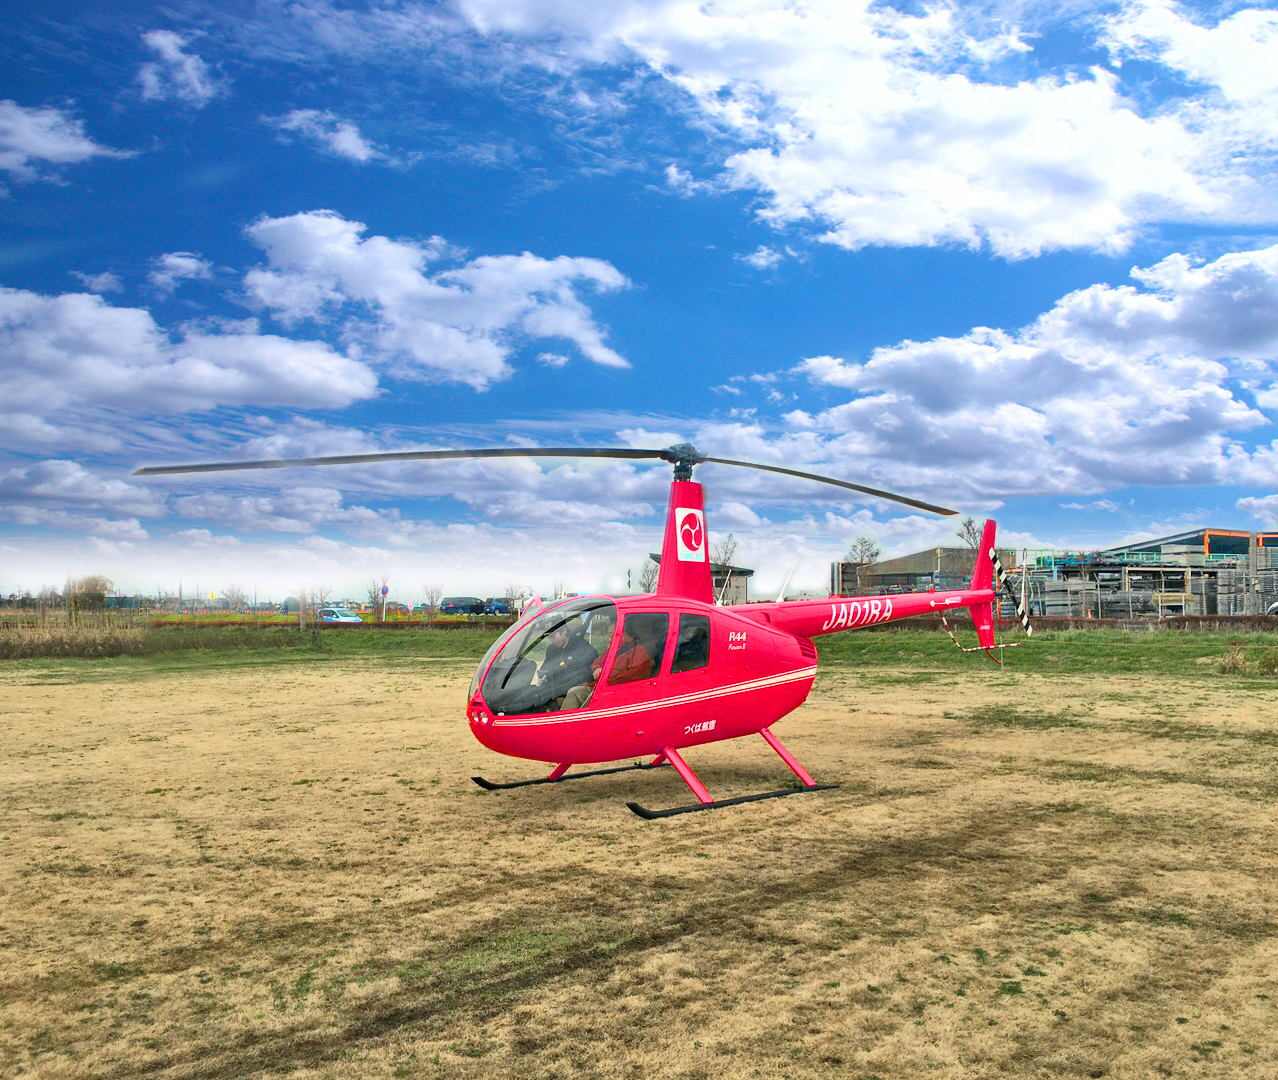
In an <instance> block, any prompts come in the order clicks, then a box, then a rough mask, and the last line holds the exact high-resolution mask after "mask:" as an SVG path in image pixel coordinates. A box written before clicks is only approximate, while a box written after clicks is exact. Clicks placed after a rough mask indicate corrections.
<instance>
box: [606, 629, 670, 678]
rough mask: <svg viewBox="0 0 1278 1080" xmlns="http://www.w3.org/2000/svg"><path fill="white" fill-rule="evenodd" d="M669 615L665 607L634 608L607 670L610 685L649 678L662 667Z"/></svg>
mask: <svg viewBox="0 0 1278 1080" xmlns="http://www.w3.org/2000/svg"><path fill="white" fill-rule="evenodd" d="M669 633H670V616H669V615H667V614H666V613H665V612H664V611H660V612H658V611H642V612H634V611H632V612H631V613H630V614H629V615H627V616H626V617H625V620H624V621H623V622H622V624H621V644H620V645H619V646H618V647H617V655H616V656H615V657H614V658H613V661H612V667H611V668H609V670H608V676H607V679H606V682H607V684H608V686H621V685H624V684H626V683H636V682H647V681H648V680H649V679H655V678H656V677H657V675H658V673H659V672H660V671H661V662H662V660H663V659H664V658H665V652H666V639H667V637H669Z"/></svg>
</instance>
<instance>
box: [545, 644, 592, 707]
mask: <svg viewBox="0 0 1278 1080" xmlns="http://www.w3.org/2000/svg"><path fill="white" fill-rule="evenodd" d="M598 656H599V654H598V653H597V652H595V650H594V649H593V648H592V647H591V645H590V643H589V642H587V641H586V640H585V639H584V638H582V637H581V635H580V634H574V633H570V632H569V629H568V625H567V623H561V624H560V625H559V626H556V627H555V628H554V630H552V631H551V632H550V644H549V645H548V646H547V647H546V658H545V660H543V661H542V662H541V669H540V670H539V671H538V672H537V685H538V686H540V687H543V688H544V689H545V691H546V694H547V696H548V697H549V698H550V700H551V701H553V702H554V707H555V708H559V707H560V706H561V705H562V704H563V699H564V695H566V694H567V693H568V691H569V690H570V689H572V688H573V687H574V686H577V685H579V684H581V683H585V682H588V681H589V679H590V676H591V667H592V666H593V664H594V662H595V660H596V659H597V658H598Z"/></svg>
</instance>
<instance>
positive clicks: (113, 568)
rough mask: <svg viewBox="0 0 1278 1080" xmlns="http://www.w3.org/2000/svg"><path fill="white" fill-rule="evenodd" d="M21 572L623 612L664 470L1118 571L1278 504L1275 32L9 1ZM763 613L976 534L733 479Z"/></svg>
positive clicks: (9, 420) (1123, 21)
mask: <svg viewBox="0 0 1278 1080" xmlns="http://www.w3.org/2000/svg"><path fill="white" fill-rule="evenodd" d="M0 60H2V62H0V215H2V218H3V229H2V231H0V593H4V594H7V593H9V592H11V591H15V590H20V589H23V588H30V589H33V590H34V589H38V588H40V587H41V586H43V585H54V586H60V585H61V583H62V582H63V581H64V580H65V579H66V578H67V577H69V576H79V575H81V574H88V573H102V574H105V575H107V576H108V577H110V578H111V579H112V580H113V581H115V582H116V584H117V586H118V587H119V588H121V589H123V590H126V591H133V590H142V591H147V592H151V591H155V590H156V589H165V590H168V591H170V592H171V591H174V590H175V589H176V588H177V585H178V582H179V580H181V581H182V582H183V587H184V589H186V590H187V591H188V592H190V591H192V590H193V588H195V587H196V586H197V585H198V587H199V588H200V590H201V591H207V590H208V589H224V588H226V587H227V586H228V585H231V584H237V585H242V586H244V587H246V588H250V589H256V590H257V591H258V593H259V595H274V596H276V597H280V598H282V597H283V596H284V595H286V594H288V593H292V592H294V591H295V590H296V589H298V588H301V587H309V588H317V587H318V588H326V589H330V590H332V591H333V592H334V593H336V594H338V595H351V596H357V595H361V594H364V593H366V592H367V589H368V586H369V584H370V583H371V582H373V581H378V582H380V579H381V577H382V575H387V576H389V578H390V582H391V587H392V590H393V593H394V595H396V596H399V597H401V598H403V599H406V600H414V599H419V598H420V596H421V593H422V590H423V587H424V586H425V584H426V583H428V582H439V583H440V584H441V585H442V586H443V587H444V589H445V591H446V592H447V593H450V594H451V593H478V594H480V595H491V594H493V593H499V592H502V591H504V589H505V588H506V586H507V585H508V584H518V585H523V586H528V587H530V588H532V589H535V590H538V591H546V590H548V589H549V588H551V587H552V586H553V585H555V584H556V583H562V584H563V585H564V586H565V587H567V588H569V589H576V590H582V591H584V590H588V589H597V588H617V587H618V586H620V585H622V584H624V579H625V574H626V571H627V570H628V569H631V570H637V569H638V566H639V564H640V562H641V561H642V559H643V557H644V555H645V554H646V553H647V552H648V551H651V550H655V548H656V547H657V545H658V544H659V536H660V531H659V530H660V515H661V513H662V510H663V507H664V502H665V494H666V488H667V484H668V471H667V470H666V469H665V468H664V467H656V466H635V465H632V464H630V463H626V462H604V463H600V462H584V463H581V464H571V463H570V464H564V463H562V462H555V461H549V462H532V461H524V462H510V461H505V462H484V463H466V464H449V465H439V466H433V467H432V466H424V465H409V464H403V465H395V466H380V467H364V466H361V467H350V468H345V467H343V468H331V469H327V470H311V469H307V470H288V471H271V472H261V473H243V474H214V475H211V476H198V477H159V478H134V477H131V476H130V473H131V471H132V470H133V468H135V467H136V466H137V465H141V464H165V463H173V462H184V461H211V460H230V459H236V458H244V459H252V458H262V457H275V456H282V457H285V456H286V457H293V456H302V455H318V454H336V453H353V452H361V451H369V452H375V451H382V450H391V449H404V448H410V449H430V448H451V447H459V446H463V447H464V446H502V445H537V444H542V445H572V444H580V445H583V446H589V445H605V446H608V445H623V446H653V447H660V446H665V445H669V444H670V443H673V442H677V441H692V442H695V443H696V444H697V445H698V446H699V447H700V448H701V449H702V450H703V451H704V452H706V453H708V454H711V455H713V456H718V457H728V458H742V459H747V460H756V461H760V462H764V463H769V464H780V465H785V466H789V467H793V468H798V469H805V470H808V471H813V472H823V473H827V474H829V475H833V476H838V477H841V478H844V479H848V480H852V481H854V482H858V483H864V484H867V485H870V486H874V487H882V488H887V489H889V490H895V491H900V492H903V493H905V494H908V495H911V496H914V497H917V498H922V499H925V500H928V501H933V502H938V503H941V504H946V505H951V506H955V507H957V508H958V509H960V510H961V511H962V512H963V513H964V514H970V515H972V516H975V517H977V518H982V517H986V516H993V517H997V518H998V520H999V522H1000V535H1001V538H1002V540H1003V542H1004V543H1007V544H1008V545H1011V546H1017V547H1028V548H1039V547H1067V548H1072V547H1081V548H1094V547H1101V546H1108V545H1111V544H1116V543H1120V542H1123V541H1126V540H1129V539H1133V538H1137V537H1144V536H1155V535H1161V534H1164V533H1171V532H1178V531H1182V530H1184V529H1187V528H1191V527H1195V526H1199V525H1211V526H1216V527H1233V528H1243V529H1265V528H1274V527H1276V526H1278V441H1276V440H1278V432H1276V431H1275V429H1274V417H1275V410H1278V385H1276V383H1275V362H1276V361H1278V302H1276V301H1278V188H1276V187H1275V184H1274V181H1273V176H1274V172H1275V168H1274V166H1275V151H1276V150H1278V12H1276V11H1275V10H1274V6H1273V5H1266V4H1260V5H1257V4H1248V3H1225V4H1207V3H1203V4H1175V3H1169V2H1163V0H1133V2H1129V3H1091V2H1086V0H1064V2H1054V3H1051V4H1040V3H1033V2H1026V0H1020V2H1011V0H1009V2H1006V3H1003V2H990V3H976V4H967V3H965V4H961V5H959V4H952V5H947V4H941V3H938V4H913V3H900V4H886V3H884V4H866V3H859V2H857V0H811V2H808V3H793V2H788V3H787V2H783V0H724V2H722V3H715V4H698V3H690V2H686V0H630V2H625V3H622V2H616V3H608V2H604V3H599V2H598V0H595V2H591V3H587V2H582V0H556V2H551V0H440V2H436V3H411V2H402V3H395V2H381V3H358V2H357V3H333V2H330V0H307V2H292V3H285V2H268V0H260V2H249V0H245V2H241V3H229V2H225V3H217V4H207V3H198V2H182V0H178V2H174V3H166V4H163V5H159V4H142V3H136V4H130V3H112V4H109V5H107V4H90V3H69V2H68V3H58V2H43V3H23V2H20V0H19V2H18V3H16V4H14V5H13V6H12V7H11V9H10V13H9V14H8V15H7V17H6V19H5V22H4V25H3V27H0ZM697 478H698V479H699V480H701V481H702V482H703V483H704V484H705V486H706V491H707V499H708V510H709V513H708V518H709V525H710V528H711V535H712V539H722V537H723V536H724V535H726V534H727V533H728V532H729V531H731V532H732V533H734V534H735V536H736V538H737V540H738V543H739V547H738V554H737V561H739V562H741V563H743V564H745V565H749V566H753V567H755V568H756V569H757V571H758V575H757V578H756V582H757V584H758V586H759V588H758V589H757V590H756V591H757V592H766V591H767V590H768V588H769V587H771V588H772V589H775V588H777V587H779V584H780V581H781V579H782V578H783V577H784V575H785V573H786V571H787V570H788V569H789V567H790V564H791V563H792V562H793V561H794V560H795V559H796V558H797V559H798V560H799V566H798V569H796V571H795V576H794V579H793V580H794V584H795V585H797V586H802V587H811V588H821V587H822V586H823V584H824V583H825V582H826V581H827V580H828V577H827V575H828V563H829V561H830V560H831V559H832V558H835V557H837V556H838V555H839V554H840V553H841V552H842V551H843V550H845V549H846V547H847V545H848V543H849V542H850V541H851V540H852V539H853V538H854V537H856V536H859V535H863V534H868V535H871V536H874V537H875V538H876V539H877V540H878V542H879V544H880V545H881V547H882V549H883V551H884V553H885V555H892V554H903V553H905V552H908V551H912V550H917V549H918V548H921V547H924V546H929V545H933V544H938V543H941V544H944V543H949V542H951V541H952V539H953V536H954V520H953V519H941V518H932V517H927V516H925V515H921V514H919V513H915V512H908V511H907V510H906V508H904V507H900V506H897V505H895V504H889V503H884V502H881V501H875V500H869V499H867V500H864V501H860V500H857V499H853V498H848V494H849V493H847V492H844V491H840V490H838V489H834V488H829V489H826V488H822V487H819V486H817V485H814V484H808V483H801V482H787V481H784V480H783V479H781V478H779V477H773V476H768V475H765V474H761V473H751V472H746V471H744V470H732V469H729V468H726V467H722V466H705V467H703V468H702V469H701V470H700V471H699V473H698V477H697Z"/></svg>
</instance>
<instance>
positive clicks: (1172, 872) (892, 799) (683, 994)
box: [0, 658, 1278, 1080]
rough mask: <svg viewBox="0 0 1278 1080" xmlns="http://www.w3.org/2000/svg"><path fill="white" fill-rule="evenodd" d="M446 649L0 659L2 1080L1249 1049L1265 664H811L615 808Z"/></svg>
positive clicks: (921, 1073)
mask: <svg viewBox="0 0 1278 1080" xmlns="http://www.w3.org/2000/svg"><path fill="white" fill-rule="evenodd" d="M470 672H471V665H470V664H468V663H462V662H459V661H457V660H455V659H436V660H432V659H430V658H416V659H408V658H398V659H395V660H393V661H379V660H377V659H373V658H366V659H359V658H355V659H350V658H346V659H334V660H331V661H329V662H324V663H297V664H277V665H258V666H254V665H251V664H246V665H228V666H225V667H217V666H205V667H203V668H199V669H184V668H183V667H182V666H180V665H175V666H173V667H172V668H171V669H169V670H164V669H161V668H156V669H154V670H150V671H145V672H141V671H133V672H131V673H130V674H129V675H128V676H127V677H121V674H120V672H119V670H118V669H117V668H115V667H113V666H112V664H111V663H110V662H105V661H102V662H94V663H92V664H88V665H84V666H83V667H82V668H80V669H75V668H70V667H68V666H66V665H62V666H56V665H55V666H53V667H50V668H49V669H48V670H43V669H39V668H33V667H19V666H12V665H11V666H9V667H0V746H2V749H3V759H2V762H3V763H2V765H0V807H2V814H3V817H2V823H0V912H2V913H0V1074H2V1075H4V1076H6V1077H9V1076H23V1077H49V1078H52V1077H58V1078H63V1077H65V1078H94V1080H99V1078H101V1080H111V1078H124V1077H155V1078H157V1080H159V1078H178V1077H207V1078H224V1080H231V1078H237V1077H250V1076H259V1075H291V1076H295V1077H305V1078H311V1077H326V1078H328V1077H331V1078H337V1077H341V1078H343V1080H346V1078H356V1080H360V1078H373V1077H378V1078H380V1077H437V1076H438V1077H481V1076H483V1077H491V1076H502V1077H529V1078H532V1077H537V1078H542V1077H577V1076H581V1077H594V1076H598V1077H636V1078H649V1077H689V1078H691V1077H733V1078H736V1077H756V1076H757V1077H768V1078H773V1077H776V1078H779V1077H793V1078H796V1080H797V1078H806V1077H847V1078H858V1080H868V1078H871V1077H877V1078H880V1080H912V1078H916V1077H935V1078H963V1080H973V1078H982V1077H996V1076H997V1077H1044V1078H1058V1077H1061V1078H1073V1077H1114V1078H1132V1080H1136V1078H1141V1080H1144V1078H1149V1077H1160V1076H1168V1077H1238V1076H1243V1077H1247V1076H1252V1077H1257V1078H1267V1077H1273V1076H1278V1034H1276V1032H1278V764H1276V762H1278V683H1276V682H1275V681H1274V680H1273V679H1269V680H1258V679H1252V680H1245V681H1243V682H1241V683H1237V682H1231V680H1230V679H1228V678H1226V677H1225V676H1223V675H1221V674H1220V673H1219V671H1217V670H1216V669H1208V668H1206V667H1200V669H1199V670H1198V671H1197V672H1191V673H1188V674H1187V675H1186V677H1185V678H1183V679H1180V680H1174V679H1169V678H1167V677H1166V676H1162V677H1159V678H1157V679H1155V678H1153V677H1151V676H1148V675H1140V674H1130V675H1121V676H1108V677H1101V676H1080V675H1077V674H1075V675H1069V674H1065V675H1059V676H1055V675H1053V676H1045V675H1042V674H1033V673H1018V672H1017V671H1016V670H1015V669H1014V668H1010V667H1009V668H1008V669H1005V670H1000V669H997V668H994V667H993V666H992V665H990V664H988V663H985V662H984V661H983V660H980V659H979V658H978V659H977V660H975V661H973V663H972V664H971V665H970V666H969V667H967V668H965V669H964V672H963V673H962V674H960V675H954V674H951V673H949V672H939V673H936V672H934V673H923V672H920V671H918V670H917V669H910V668H906V667H898V668H897V669H893V668H892V667H891V666H890V665H889V666H878V667H874V668H872V669H868V670H863V671H858V670H857V669H855V668H852V667H836V668H834V669H832V670H827V671H823V674H822V676H821V677H820V679H819V680H818V684H817V689H816V691H815V692H814V694H813V696H812V699H811V701H810V702H809V703H808V704H807V705H806V706H805V707H804V708H803V709H802V710H800V711H799V712H798V713H796V714H795V715H794V716H792V717H791V718H789V719H788V720H787V721H785V722H783V723H782V724H781V725H779V726H778V729H777V730H778V733H779V734H780V735H781V736H782V738H784V739H786V741H787V744H788V745H789V746H790V747H791V749H793V750H794V751H795V753H796V754H797V756H798V757H799V758H800V760H802V761H803V762H804V763H805V764H806V765H807V766H808V767H809V768H810V769H811V771H812V772H813V774H814V775H815V776H816V777H817V779H818V780H820V781H823V782H824V781H840V782H841V783H842V787H841V788H840V789H839V790H836V791H827V792H823V793H820V794H814V795H810V796H808V795H803V796H799V797H796V798H792V799H781V800H774V801H770V802H763V803H756V804H750V805H746V806H741V807H736V808H733V809H728V810H724V811H721V812H714V813H708V814H697V815H691V816H686V817H678V818H673V819H668V820H665V821H656V822H643V821H640V820H639V819H637V818H635V817H633V816H632V815H631V814H630V813H629V812H627V811H626V810H625V808H624V802H625V801H626V800H627V799H636V800H638V801H641V802H643V803H645V804H646V805H649V806H665V805H675V804H678V803H683V802H686V801H688V793H687V791H686V789H684V788H683V786H682V785H681V784H680V783H679V781H678V778H677V777H676V776H674V775H673V774H672V773H671V772H669V771H667V770H661V771H658V772H651V773H629V774H621V775H620V776H614V777H601V778H598V779H587V780H582V781H580V782H577V783H571V784H562V785H555V786H551V787H543V788H531V789H523V790H515V791H506V792H496V793H485V792H482V791H480V790H479V789H478V788H477V787H475V786H474V785H472V784H471V782H470V780H469V777H470V775H471V774H472V773H476V772H482V773H484V774H485V775H487V776H490V777H493V778H497V779H515V778H519V777H522V776H528V775H535V774H536V772H537V771H538V767H537V766H535V765H532V764H530V763H521V762H518V761H514V760H511V759H506V758H500V757H496V756H494V755H492V754H490V753H488V752H487V751H485V750H483V749H482V748H481V747H479V746H478V744H476V743H475V742H473V741H472V740H471V738H470V736H469V734H468V732H467V729H466V725H465V723H464V721H463V719H462V717H461V708H460V704H461V700H462V697H463V695H464V692H465V687H466V682H467V680H468V678H469V676H470ZM688 756H689V759H690V762H691V763H692V765H693V767H694V768H696V769H697V770H698V772H699V773H700V775H701V777H702V778H703V779H704V780H705V781H706V783H707V784H708V785H709V787H710V789H711V791H712V792H714V793H715V794H717V795H719V796H721V797H728V796H730V795H735V794H745V793H748V792H751V791H755V790H762V789H765V788H770V787H776V786H779V785H780V784H782V783H784V782H785V779H786V776H787V773H786V771H785V769H784V766H783V765H782V764H781V763H780V762H779V761H778V760H777V759H776V758H775V756H774V755H772V753H771V752H770V751H769V750H768V749H767V748H766V747H765V746H764V744H763V742H762V740H757V739H755V740H749V741H745V742H737V743H726V744H719V745H715V746H710V747H706V748H702V749H700V750H694V751H692V752H690V753H689V755H688Z"/></svg>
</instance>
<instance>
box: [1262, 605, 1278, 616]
mask: <svg viewBox="0 0 1278 1080" xmlns="http://www.w3.org/2000/svg"><path fill="white" fill-rule="evenodd" d="M1265 614H1266V615H1278V604H1270V605H1269V608H1268V610H1267V611H1266V612H1265Z"/></svg>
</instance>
